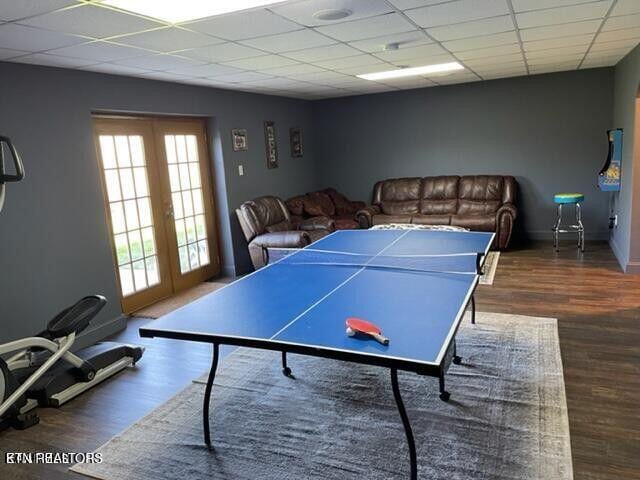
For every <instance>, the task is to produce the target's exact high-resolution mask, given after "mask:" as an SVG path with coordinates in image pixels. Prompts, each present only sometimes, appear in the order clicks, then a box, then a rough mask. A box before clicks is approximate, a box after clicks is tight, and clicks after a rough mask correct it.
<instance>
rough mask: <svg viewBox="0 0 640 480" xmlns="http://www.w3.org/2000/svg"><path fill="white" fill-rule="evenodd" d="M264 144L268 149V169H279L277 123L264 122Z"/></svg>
mask: <svg viewBox="0 0 640 480" xmlns="http://www.w3.org/2000/svg"><path fill="white" fill-rule="evenodd" d="M264 142H265V146H266V149H267V168H278V142H277V139H276V124H275V122H272V121H270V120H267V121H266V122H264Z"/></svg>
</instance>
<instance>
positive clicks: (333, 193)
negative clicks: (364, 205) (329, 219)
mask: <svg viewBox="0 0 640 480" xmlns="http://www.w3.org/2000/svg"><path fill="white" fill-rule="evenodd" d="M322 193H325V194H326V195H328V196H329V198H330V199H331V201H332V202H333V205H334V207H335V210H336V212H335V213H336V215H345V214H347V213H356V212H357V211H358V207H359V205H358V203H357V202H352V201H351V200H349V199H348V198H347V197H345V196H344V195H343V194H342V193H340V192H338V191H337V190H336V189H335V188H325V189H324V190H322Z"/></svg>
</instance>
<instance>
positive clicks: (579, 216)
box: [576, 203, 584, 252]
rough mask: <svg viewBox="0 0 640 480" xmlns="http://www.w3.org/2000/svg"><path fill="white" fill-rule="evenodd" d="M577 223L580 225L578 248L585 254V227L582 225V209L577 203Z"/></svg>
mask: <svg viewBox="0 0 640 480" xmlns="http://www.w3.org/2000/svg"><path fill="white" fill-rule="evenodd" d="M576 223H577V225H578V248H579V249H580V251H582V252H584V225H583V224H582V207H581V206H580V203H576Z"/></svg>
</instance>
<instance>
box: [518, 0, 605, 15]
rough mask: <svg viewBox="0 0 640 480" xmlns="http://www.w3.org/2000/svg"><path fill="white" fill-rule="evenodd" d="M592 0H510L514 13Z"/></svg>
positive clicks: (591, 0) (590, 0)
mask: <svg viewBox="0 0 640 480" xmlns="http://www.w3.org/2000/svg"><path fill="white" fill-rule="evenodd" d="M593 1H594V0H511V3H512V4H513V10H514V11H515V12H516V13H519V12H527V11H529V10H543V9H545V8H556V7H564V6H567V5H576V4H578V3H588V2H593Z"/></svg>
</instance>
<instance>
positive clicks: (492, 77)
mask: <svg viewBox="0 0 640 480" xmlns="http://www.w3.org/2000/svg"><path fill="white" fill-rule="evenodd" d="M521 76H522V74H520V73H498V74H489V75H483V76H482V78H483V79H484V80H499V79H501V78H510V77H521Z"/></svg>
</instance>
